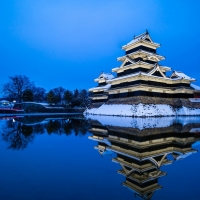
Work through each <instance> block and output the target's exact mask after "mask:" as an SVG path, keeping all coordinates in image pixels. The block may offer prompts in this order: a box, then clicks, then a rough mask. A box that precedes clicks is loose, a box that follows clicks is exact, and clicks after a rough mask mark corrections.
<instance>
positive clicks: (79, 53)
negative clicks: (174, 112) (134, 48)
mask: <svg viewBox="0 0 200 200" xmlns="http://www.w3.org/2000/svg"><path fill="white" fill-rule="evenodd" d="M199 8H200V1H197V0H192V1H186V0H176V1H174V0H162V1H161V0H107V1H105V0H102V1H99V0H98V1H97V0H86V1H83V0H73V1H72V0H71V1H69V0H39V1H37V0H20V1H19V0H9V1H1V3H0V26H1V28H0V47H1V48H0V55H1V59H0V69H1V79H0V85H2V84H3V83H5V82H7V81H8V76H13V75H26V76H28V77H29V78H30V80H31V81H34V82H35V84H36V85H37V86H40V87H44V88H45V89H47V90H49V89H51V88H54V87H58V86H63V87H64V88H66V89H70V90H73V89H75V88H78V89H83V88H85V89H88V88H90V87H93V86H95V85H96V84H95V83H94V82H93V80H94V78H97V77H98V76H99V74H100V72H101V71H104V72H111V69H112V68H114V67H118V66H119V65H120V63H119V62H117V61H116V58H117V57H119V56H122V55H124V52H123V50H122V49H121V46H122V45H124V44H126V43H128V42H129V41H130V40H132V38H133V36H134V35H138V34H140V33H143V32H144V31H145V30H146V29H148V31H149V33H150V35H151V38H152V39H153V40H154V41H155V42H157V43H160V44H161V47H160V48H159V49H158V54H160V55H163V56H165V57H166V60H165V61H162V62H160V64H163V65H166V66H169V67H172V69H174V70H179V71H183V72H184V73H186V74H187V75H189V76H191V77H193V78H196V79H197V80H198V81H197V83H196V84H198V85H200V70H199V67H200V64H199V57H200V55H199V53H200V51H199V47H200V37H199V34H200V23H199V20H200V12H199Z"/></svg>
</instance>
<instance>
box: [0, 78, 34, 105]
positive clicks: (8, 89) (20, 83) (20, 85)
mask: <svg viewBox="0 0 200 200" xmlns="http://www.w3.org/2000/svg"><path fill="white" fill-rule="evenodd" d="M33 87H34V83H33V82H31V81H30V80H29V78H28V77H26V76H24V75H15V76H10V77H9V82H8V83H6V84H4V85H3V86H2V92H3V94H4V96H6V97H8V98H16V99H17V100H18V101H22V95H23V92H24V91H25V90H27V89H30V90H31V89H32V88H33Z"/></svg>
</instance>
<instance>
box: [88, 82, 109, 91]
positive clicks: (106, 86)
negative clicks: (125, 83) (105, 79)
mask: <svg viewBox="0 0 200 200" xmlns="http://www.w3.org/2000/svg"><path fill="white" fill-rule="evenodd" d="M110 88H111V84H107V85H104V86H101V87H99V86H98V87H93V88H90V89H89V91H90V92H91V91H93V90H103V91H106V90H108V89H110Z"/></svg>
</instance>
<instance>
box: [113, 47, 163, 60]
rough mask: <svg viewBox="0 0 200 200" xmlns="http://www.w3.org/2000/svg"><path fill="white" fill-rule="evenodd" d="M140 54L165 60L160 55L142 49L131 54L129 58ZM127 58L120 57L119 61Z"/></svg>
mask: <svg viewBox="0 0 200 200" xmlns="http://www.w3.org/2000/svg"><path fill="white" fill-rule="evenodd" d="M138 53H139V54H140V53H144V54H147V55H148V56H156V57H159V58H161V59H165V57H164V56H161V55H159V54H156V53H152V52H149V51H145V50H141V49H140V50H138V51H135V52H133V53H130V54H129V57H130V56H132V55H134V54H138ZM126 58H127V55H125V56H121V57H118V58H117V60H121V59H126Z"/></svg>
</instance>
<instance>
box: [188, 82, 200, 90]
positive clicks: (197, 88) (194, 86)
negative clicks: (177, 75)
mask: <svg viewBox="0 0 200 200" xmlns="http://www.w3.org/2000/svg"><path fill="white" fill-rule="evenodd" d="M190 86H191V87H192V88H193V89H195V90H200V87H199V86H197V85H194V84H192V83H191V84H190Z"/></svg>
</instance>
